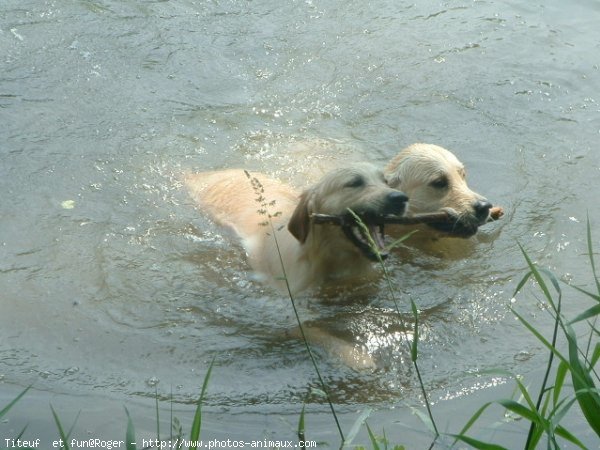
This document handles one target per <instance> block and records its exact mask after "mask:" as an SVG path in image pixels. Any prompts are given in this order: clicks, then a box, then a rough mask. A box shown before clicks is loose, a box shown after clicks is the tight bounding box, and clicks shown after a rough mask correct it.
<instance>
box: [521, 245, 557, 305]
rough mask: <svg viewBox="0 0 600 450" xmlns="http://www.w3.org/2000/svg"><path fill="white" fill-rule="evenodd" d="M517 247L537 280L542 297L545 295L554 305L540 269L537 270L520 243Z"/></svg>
mask: <svg viewBox="0 0 600 450" xmlns="http://www.w3.org/2000/svg"><path fill="white" fill-rule="evenodd" d="M519 248H520V249H521V253H522V254H523V256H524V257H525V261H527V265H528V266H529V269H530V270H531V274H532V275H533V277H534V278H535V281H537V283H538V285H539V286H540V289H541V290H542V292H543V293H544V297H546V299H547V300H548V301H549V302H550V303H552V304H553V305H554V302H553V300H552V295H551V294H550V290H549V289H548V285H547V284H546V282H545V281H544V278H543V277H542V275H541V274H540V271H539V270H538V268H537V266H536V265H535V264H534V262H533V261H532V260H531V258H529V255H528V254H527V252H526V251H525V249H524V248H523V247H522V246H521V244H519Z"/></svg>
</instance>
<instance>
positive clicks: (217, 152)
mask: <svg viewBox="0 0 600 450" xmlns="http://www.w3.org/2000/svg"><path fill="white" fill-rule="evenodd" d="M563 8H564V6H563V5H561V4H559V3H558V2H550V3H549V4H548V3H547V4H545V5H543V6H542V7H539V8H538V7H534V5H530V4H529V3H527V2H509V3H508V4H505V5H503V7H502V8H499V7H498V5H496V4H494V3H489V2H474V3H469V4H468V5H462V6H457V7H450V6H448V5H446V6H444V5H432V4H427V3H423V4H421V3H419V4H412V3H411V4H408V3H402V2H391V1H381V2H375V3H372V2H371V3H365V2H353V3H352V4H351V5H348V4H347V3H343V4H342V3H341V2H337V1H334V0H327V1H323V2H312V1H310V2H287V3H286V2H283V3H282V2H273V1H269V0H265V1H262V2H258V3H256V2H249V3H247V2H210V3H204V2H202V3H198V2H193V1H188V0H178V1H171V2H153V3H144V4H140V3H139V2H133V1H112V0H108V1H103V2H97V1H87V0H86V1H83V2H77V3H72V2H64V1H61V0H55V1H47V2H36V1H18V2H17V1H12V0H8V2H6V1H5V2H4V3H3V6H2V15H1V20H0V54H1V55H2V57H1V58H2V60H1V61H2V64H3V66H2V67H3V68H2V71H1V73H0V122H1V123H2V124H3V125H2V127H0V136H1V139H0V140H1V141H2V142H3V147H2V150H0V158H1V164H0V187H1V190H2V193H3V194H2V202H0V217H1V225H0V255H1V256H0V286H1V290H2V295H1V296H0V308H1V310H2V316H1V319H0V323H1V326H0V342H2V344H0V376H1V377H2V380H3V381H4V382H6V383H18V384H22V385H26V384H29V383H34V384H35V386H37V387H39V388H41V389H47V390H49V391H51V392H55V393H58V392H65V393H73V394H75V393H77V394H82V395H84V397H85V395H93V394H96V393H101V394H103V395H110V396H115V397H117V398H120V399H121V398H122V399H124V401H128V400H132V399H135V398H137V397H138V396H142V397H153V395H154V392H155V388H156V389H157V391H158V394H159V396H160V398H165V399H166V398H173V399H174V401H175V402H177V403H187V402H192V401H193V400H194V399H195V398H197V393H198V389H199V385H200V384H201V381H200V380H201V378H202V376H203V374H204V372H205V370H206V367H207V366H208V364H209V362H210V361H211V360H212V359H213V358H214V357H216V363H215V369H214V373H215V374H218V375H216V376H214V377H213V379H212V380H211V388H210V395H209V398H208V403H209V404H210V405H213V406H214V407H215V408H216V407H217V405H218V407H220V408H230V409H231V410H235V412H239V413H243V412H245V411H250V410H252V407H253V406H255V405H261V407H264V408H267V407H268V408H269V410H270V411H275V412H280V413H290V412H297V410H298V408H297V403H299V402H301V401H303V400H304V398H305V397H306V395H307V392H309V388H310V387H317V386H318V383H317V381H316V378H315V374H314V371H313V369H312V366H311V364H310V363H309V361H308V359H307V357H306V350H305V348H304V346H303V344H302V343H301V342H300V341H299V340H298V339H297V338H296V337H294V334H295V332H294V329H295V327H296V321H295V318H294V316H293V313H292V310H291V308H290V303H289V299H286V298H283V297H281V296H279V295H277V294H275V293H273V292H272V291H271V290H269V289H268V288H266V287H264V286H262V285H261V284H260V283H259V282H257V281H256V279H255V276H254V275H253V274H252V273H251V272H250V271H249V268H248V266H247V265H246V263H245V255H244V252H243V249H242V248H241V246H240V245H239V243H237V242H236V240H235V239H234V238H233V237H232V236H231V235H230V234H229V233H228V232H227V231H226V230H223V229H221V228H219V227H217V226H215V224H213V223H211V222H210V220H209V219H207V218H206V217H204V216H203V215H202V211H197V210H195V209H194V207H193V205H192V202H191V201H190V199H188V197H187V195H186V194H185V192H183V191H182V190H181V189H180V187H181V185H180V181H179V180H180V176H181V174H182V173H183V172H184V171H188V170H207V169H212V168H226V167H244V168H247V169H253V170H261V171H264V172H267V173H270V174H271V175H274V176H277V177H279V178H282V179H284V180H286V181H288V182H290V183H292V184H294V185H296V186H298V187H304V186H306V185H308V184H310V183H311V182H312V181H313V178H311V177H315V176H317V175H318V174H319V173H320V172H321V171H323V170H326V168H328V167H331V166H336V165H339V164H343V163H345V162H347V161H353V160H369V161H372V162H374V163H376V164H379V165H382V166H383V165H384V164H385V163H386V162H387V161H388V160H389V159H390V158H391V157H393V156H394V155H395V154H396V153H397V152H398V151H399V150H400V149H401V148H402V147H404V146H406V145H408V144H410V143H412V142H418V141H426V142H433V143H436V144H440V145H442V146H444V147H447V148H449V149H451V150H453V151H455V152H456V153H457V155H458V157H459V158H460V159H461V160H462V161H463V162H464V163H465V164H466V166H467V168H468V171H469V180H470V184H471V185H472V186H473V188H474V189H475V190H477V191H478V192H481V193H482V194H484V195H486V197H488V198H489V199H490V200H492V201H493V202H494V203H495V204H499V205H502V206H504V208H505V211H506V213H507V214H506V216H505V217H504V218H503V219H502V220H501V222H499V223H495V224H489V225H486V226H485V227H484V228H483V229H482V230H481V232H480V234H479V235H478V236H477V237H476V238H475V239H474V240H472V241H469V242H464V241H456V240H452V241H447V242H438V243H436V244H435V245H432V246H427V245H423V244H422V243H421V244H419V243H416V242H413V243H410V242H409V243H407V244H406V245H405V246H403V247H402V248H400V249H398V250H397V251H396V253H395V254H394V255H392V257H391V258H390V260H389V263H388V264H389V265H388V270H389V273H390V275H391V279H392V281H393V285H394V286H395V288H394V290H395V295H396V296H397V299H398V303H399V308H400V310H401V311H400V312H401V316H402V318H403V320H404V322H405V323H410V322H411V313H410V306H409V300H413V301H414V302H415V303H416V305H417V306H418V308H419V310H420V311H421V328H420V331H421V335H420V344H419V358H420V364H421V371H422V373H423V374H424V381H425V384H426V386H427V387H428V388H429V389H430V391H431V393H432V397H433V399H434V401H435V400H436V399H437V398H439V399H445V398H453V397H456V396H460V395H462V393H463V392H472V391H473V390H476V389H485V388H486V387H487V386H489V383H491V381H482V380H478V379H475V378H474V375H473V374H474V373H477V371H481V370H485V369H489V368H503V369H508V370H512V371H515V372H519V373H524V374H525V375H526V374H527V373H528V371H530V370H531V368H533V367H536V366H537V365H539V361H540V358H541V356H540V349H539V347H538V346H537V344H536V343H535V342H533V341H532V339H531V337H530V336H529V335H528V334H527V333H526V331H525V330H522V329H520V328H519V326H518V324H516V323H515V322H514V320H513V319H512V317H511V315H510V314H509V313H508V309H507V305H508V304H509V302H510V299H511V297H512V294H513V290H514V288H515V285H516V283H517V282H518V280H520V277H521V275H522V273H523V271H524V268H525V264H524V261H523V259H522V257H521V255H520V251H519V250H518V248H517V247H516V245H515V243H516V242H517V241H518V242H520V243H521V244H523V245H524V246H525V247H526V248H527V249H528V250H529V251H530V252H531V254H532V256H533V258H534V259H536V260H537V261H538V262H539V263H540V264H542V265H544V266H549V267H551V268H552V269H553V270H555V271H556V272H557V274H558V275H559V276H565V277H566V276H568V277H569V278H570V279H573V282H575V283H578V284H584V283H586V282H587V278H585V274H586V273H587V269H586V262H585V261H586V259H585V258H584V257H582V255H583V254H584V253H585V252H586V246H585V239H584V237H585V218H586V212H588V213H589V216H590V219H591V221H592V223H600V217H599V216H598V214H597V211H596V210H594V209H593V208H591V207H590V205H591V204H593V202H594V201H595V200H596V197H597V196H596V193H597V192H596V190H597V174H598V170H599V169H600V163H599V161H598V153H597V151H596V144H597V142H598V130H599V129H600V119H599V118H598V111H597V107H596V104H597V98H596V96H597V92H598V91H600V73H599V69H598V64H597V62H594V61H593V58H590V55H593V54H595V51H596V50H597V49H596V42H595V40H594V36H595V33H594V32H593V31H595V24H596V23H597V22H598V20H597V19H598V17H597V16H598V14H599V12H598V10H597V8H596V5H595V4H593V3H587V2H580V3H578V5H577V7H573V8H574V9H570V13H569V18H568V21H567V18H566V15H565V14H564V13H563V11H562V9H563ZM570 8H571V6H570ZM516 43H518V45H516ZM307 143H308V144H307ZM317 297H318V296H316V295H306V296H304V297H301V298H299V299H297V300H298V306H299V310H300V314H301V316H302V319H303V320H304V321H305V322H306V325H307V326H308V327H310V328H312V329H313V335H315V336H318V335H319V333H324V336H327V338H325V339H324V338H322V337H320V338H315V339H317V341H318V342H319V343H320V344H321V343H322V345H319V346H317V347H316V349H315V352H316V354H317V359H318V363H319V365H320V367H321V368H322V371H323V374H324V377H325V380H326V382H327V384H328V385H329V386H330V388H331V391H332V393H333V397H334V401H335V402H336V403H339V404H345V405H348V406H349V407H350V408H353V407H359V406H362V405H365V404H371V405H375V406H378V407H383V406H386V405H387V406H389V405H396V404H398V402H400V401H405V402H407V403H408V404H412V405H416V404H419V402H420V399H419V395H420V393H419V390H418V388H417V385H416V383H415V380H414V374H413V370H412V367H411V365H410V363H409V356H410V355H409V353H408V351H407V347H406V341H407V340H408V341H409V342H410V339H411V336H412V335H411V333H412V327H411V326H408V325H403V324H402V321H399V318H398V315H397V313H396V311H395V308H396V307H395V305H394V302H393V300H392V298H391V297H390V294H389V291H388V288H387V283H386V282H385V280H383V279H382V280H380V281H379V282H378V284H377V285H375V286H369V287H366V288H365V291H364V292H353V293H351V294H348V293H338V294H336V296H335V299H334V300H335V301H332V300H331V299H330V300H323V299H322V298H317ZM517 306H518V307H519V308H521V310H522V311H524V313H525V314H527V315H528V317H530V318H531V319H532V320H534V321H535V322H536V324H537V325H538V326H540V327H541V328H542V329H547V328H548V327H549V326H550V325H549V324H548V323H547V321H546V317H545V316H544V315H543V314H539V312H540V310H539V308H538V307H537V306H536V304H535V302H534V301H533V300H531V299H527V298H519V299H518V301H517ZM565 308H566V311H565V313H566V314H567V315H568V314H571V313H573V312H576V311H578V310H579V309H580V308H581V304H580V299H578V297H577V296H574V297H573V299H572V300H570V301H569V302H568V303H565ZM329 337H331V339H330V340H328V338H329ZM353 351H358V353H357V354H354V353H352V352H353ZM344 352H346V353H344ZM348 352H349V353H348ZM340 353H341V355H342V356H339V355H340ZM525 353H527V354H530V355H531V356H530V357H528V358H522V357H521V356H520V355H524V354H525ZM336 354H337V356H336ZM344 355H346V356H347V358H350V359H352V358H354V360H356V358H359V359H361V358H362V359H363V362H364V361H366V363H365V364H363V365H364V366H366V367H364V368H357V367H353V366H352V364H348V360H347V358H346V357H344ZM357 355H358V356H357ZM365 358H366V359H365ZM149 380H151V381H149ZM311 402H314V403H315V404H319V403H322V399H320V398H319V397H318V396H313V397H311ZM316 408H318V406H316ZM323 408H324V409H323V410H325V407H323ZM473 409H474V408H473Z"/></svg>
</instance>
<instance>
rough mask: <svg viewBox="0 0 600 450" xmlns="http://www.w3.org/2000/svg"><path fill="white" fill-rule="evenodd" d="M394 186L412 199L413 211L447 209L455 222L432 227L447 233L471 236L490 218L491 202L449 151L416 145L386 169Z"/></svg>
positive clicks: (416, 212) (413, 212)
mask: <svg viewBox="0 0 600 450" xmlns="http://www.w3.org/2000/svg"><path fill="white" fill-rule="evenodd" d="M384 174H385V177H386V180H387V182H388V184H389V186H390V187H393V188H395V189H399V190H402V191H403V192H405V193H406V194H407V195H408V197H409V198H410V206H409V211H408V213H409V214H421V213H428V212H435V211H440V210H444V211H446V212H447V213H448V214H449V215H450V217H451V219H452V220H451V221H449V222H444V223H432V224H430V225H429V226H430V227H433V228H434V229H436V230H438V231H441V232H442V233H444V234H445V235H449V236H456V237H465V238H466V237H470V236H472V235H474V234H475V233H476V232H477V229H478V227H479V226H480V225H482V224H484V223H485V222H486V221H487V220H488V217H489V214H490V208H491V207H492V205H491V203H490V202H488V201H487V200H486V199H485V198H484V197H482V196H481V195H479V194H478V193H476V192H474V191H472V190H471V189H470V188H469V186H468V185H467V181H466V172H465V168H464V166H463V164H462V163H461V162H460V161H459V160H458V159H457V158H456V156H454V154H452V153H451V152H449V151H448V150H446V149H444V148H442V147H438V146H437V145H431V144H413V145H411V146H409V147H407V148H405V149H404V150H402V151H401V152H400V153H399V154H398V155H397V156H396V157H395V158H393V159H392V160H391V161H390V163H389V164H388V165H387V167H386V168H385V169H384Z"/></svg>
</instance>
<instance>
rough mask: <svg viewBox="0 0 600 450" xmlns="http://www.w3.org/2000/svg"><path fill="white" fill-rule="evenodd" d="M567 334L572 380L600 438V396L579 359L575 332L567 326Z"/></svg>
mask: <svg viewBox="0 0 600 450" xmlns="http://www.w3.org/2000/svg"><path fill="white" fill-rule="evenodd" d="M565 333H566V336H567V341H568V346H569V362H570V365H571V380H572V382H573V388H574V389H575V395H576V396H577V401H578V403H579V407H580V408H581V412H582V413H583V415H584V416H585V418H586V420H587V421H588V423H589V424H590V426H591V427H592V429H593V430H594V432H595V433H596V434H597V435H598V436H599V437H600V420H598V418H599V417H600V395H598V391H597V389H596V386H595V385H594V380H592V378H591V376H590V373H589V372H588V370H587V368H586V367H585V366H584V365H583V364H582V363H581V360H580V359H579V348H578V346H577V337H576V335H575V331H573V329H572V328H571V327H570V326H567V327H566V328H565Z"/></svg>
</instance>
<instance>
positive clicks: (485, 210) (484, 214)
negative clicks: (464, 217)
mask: <svg viewBox="0 0 600 450" xmlns="http://www.w3.org/2000/svg"><path fill="white" fill-rule="evenodd" d="M491 208H492V204H491V203H490V202H488V201H487V200H477V201H476V202H475V204H474V205H473V209H474V210H475V216H476V217H477V218H478V219H479V220H485V219H487V218H488V216H489V215H490V209H491Z"/></svg>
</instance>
